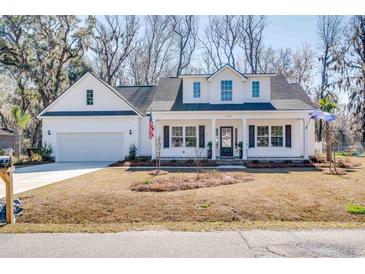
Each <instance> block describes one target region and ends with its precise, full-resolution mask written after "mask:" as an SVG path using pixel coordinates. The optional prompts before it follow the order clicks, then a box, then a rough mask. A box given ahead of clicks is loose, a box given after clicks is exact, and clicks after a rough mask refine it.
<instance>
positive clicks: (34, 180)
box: [0, 162, 112, 197]
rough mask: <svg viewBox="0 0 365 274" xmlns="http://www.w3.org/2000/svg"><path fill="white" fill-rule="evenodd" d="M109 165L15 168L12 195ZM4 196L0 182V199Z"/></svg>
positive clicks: (73, 163) (48, 165)
mask: <svg viewBox="0 0 365 274" xmlns="http://www.w3.org/2000/svg"><path fill="white" fill-rule="evenodd" d="M111 163H112V162H65V163H51V164H44V165H34V166H30V167H22V168H17V169H16V170H15V174H14V194H17V193H20V192H24V191H27V190H30V189H34V188H37V187H41V186H45V185H49V184H53V183H56V182H59V181H63V180H66V179H70V178H73V177H76V176H80V175H83V174H86V173H90V172H93V171H96V170H99V169H102V168H105V167H107V166H108V165H110V164H111ZM0 180H1V179H0ZM4 196H5V184H4V183H3V182H2V181H1V184H0V197H4Z"/></svg>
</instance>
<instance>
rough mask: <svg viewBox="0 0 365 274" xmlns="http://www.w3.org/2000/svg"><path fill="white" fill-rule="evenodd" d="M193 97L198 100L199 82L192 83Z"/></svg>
mask: <svg viewBox="0 0 365 274" xmlns="http://www.w3.org/2000/svg"><path fill="white" fill-rule="evenodd" d="M193 97H194V98H200V82H194V83H193Z"/></svg>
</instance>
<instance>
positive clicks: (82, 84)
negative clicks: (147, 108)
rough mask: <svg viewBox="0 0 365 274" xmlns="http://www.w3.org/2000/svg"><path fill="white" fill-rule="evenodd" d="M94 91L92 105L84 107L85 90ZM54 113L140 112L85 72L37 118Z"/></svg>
mask: <svg viewBox="0 0 365 274" xmlns="http://www.w3.org/2000/svg"><path fill="white" fill-rule="evenodd" d="M88 89H91V90H93V91H94V104H93V105H86V93H85V92H86V90H88ZM54 111H58V112H59V111H134V112H136V114H138V115H142V114H141V112H140V111H139V110H138V109H137V108H135V107H134V106H133V105H132V104H131V103H130V102H129V101H128V100H127V99H125V98H124V96H123V95H121V94H120V93H119V92H118V91H117V90H116V89H115V88H113V87H112V86H110V85H108V84H107V83H105V82H104V81H102V80H100V79H99V78H98V77H96V76H95V75H94V74H92V73H90V72H87V73H85V74H84V75H83V76H82V77H81V78H80V79H79V80H77V81H76V82H75V83H74V84H73V85H71V86H70V87H69V88H68V89H66V90H65V91H64V92H63V93H62V94H61V95H60V96H59V97H58V98H57V99H56V100H54V101H53V102H52V103H51V104H50V105H49V106H48V107H46V108H45V109H44V110H43V111H42V112H41V113H40V114H39V115H38V116H45V115H44V114H45V113H46V112H54Z"/></svg>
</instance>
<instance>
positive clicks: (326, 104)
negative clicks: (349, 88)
mask: <svg viewBox="0 0 365 274" xmlns="http://www.w3.org/2000/svg"><path fill="white" fill-rule="evenodd" d="M319 105H320V108H321V110H323V111H325V112H328V113H332V112H333V111H334V110H335V109H336V108H337V105H336V103H335V102H333V101H331V100H330V99H329V98H328V97H325V98H322V99H320V100H319ZM325 133H326V154H327V161H330V162H331V161H332V156H331V155H332V154H331V150H332V138H331V137H332V136H331V125H330V122H328V121H326V122H325Z"/></svg>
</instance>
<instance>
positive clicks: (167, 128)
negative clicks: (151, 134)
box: [152, 113, 314, 161]
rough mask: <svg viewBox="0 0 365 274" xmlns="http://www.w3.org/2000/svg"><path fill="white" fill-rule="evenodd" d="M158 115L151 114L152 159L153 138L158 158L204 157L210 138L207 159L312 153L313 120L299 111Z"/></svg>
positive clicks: (289, 156) (278, 157)
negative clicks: (291, 112)
mask: <svg viewBox="0 0 365 274" xmlns="http://www.w3.org/2000/svg"><path fill="white" fill-rule="evenodd" d="M164 116H168V115H155V114H154V115H153V118H154V124H155V138H154V140H152V144H153V145H152V159H155V158H156V153H157V151H156V148H157V146H156V144H157V143H158V139H159V140H160V144H161V149H160V157H161V159H196V158H207V157H208V144H209V143H210V142H211V143H212V146H211V159H212V160H220V161H221V160H229V161H234V160H260V159H261V160H303V159H308V158H309V156H312V155H314V148H313V144H314V125H313V121H309V116H308V117H303V113H302V115H301V116H299V117H297V116H296V115H294V114H292V115H290V116H289V115H286V116H287V117H286V118H285V117H283V115H278V113H272V114H265V115H262V114H261V115H260V114H259V113H252V114H250V115H248V114H238V113H237V114H236V113H235V114H221V115H212V116H211V117H210V118H208V117H207V116H209V115H207V114H197V115H194V116H191V114H190V113H189V114H185V115H183V116H182V115H179V116H180V117H177V115H176V114H175V117H171V114H170V117H164ZM198 117H199V118H198ZM288 117H290V118H288ZM310 140H313V142H312V141H310ZM241 147H242V151H241V152H240V150H241Z"/></svg>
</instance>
